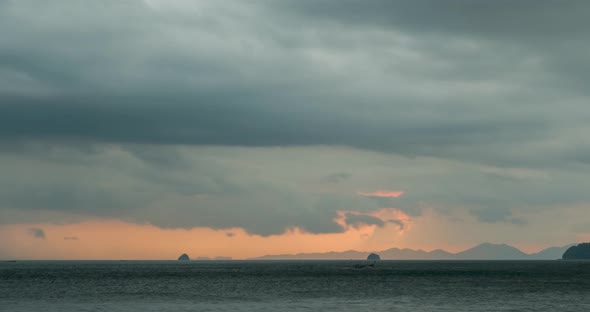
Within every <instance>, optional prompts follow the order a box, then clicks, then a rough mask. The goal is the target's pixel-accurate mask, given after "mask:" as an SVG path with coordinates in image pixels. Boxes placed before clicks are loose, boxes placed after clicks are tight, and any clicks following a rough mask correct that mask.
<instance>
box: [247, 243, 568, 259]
mask: <svg viewBox="0 0 590 312" xmlns="http://www.w3.org/2000/svg"><path fill="white" fill-rule="evenodd" d="M573 245H575V244H570V245H567V246H563V247H550V248H547V249H543V250H541V251H539V252H537V253H532V254H527V253H524V252H522V251H520V250H519V249H518V248H515V247H512V246H509V245H506V244H491V243H483V244H480V245H477V246H475V247H473V248H470V249H467V250H464V251H461V252H458V253H450V252H447V251H445V250H442V249H436V250H433V251H424V250H421V249H418V250H414V249H407V248H405V249H399V248H391V249H387V250H383V251H380V252H377V254H378V255H379V256H381V259H382V260H555V259H561V256H562V255H563V253H564V252H565V251H566V250H567V249H568V248H569V247H571V246H573ZM368 254H369V253H368V252H361V251H356V250H348V251H342V252H326V253H300V254H294V255H289V254H285V255H267V256H262V257H257V258H252V260H348V259H353V260H359V259H366V258H367V255H368Z"/></svg>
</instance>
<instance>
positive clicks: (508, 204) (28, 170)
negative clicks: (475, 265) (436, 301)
mask: <svg viewBox="0 0 590 312" xmlns="http://www.w3.org/2000/svg"><path fill="white" fill-rule="evenodd" d="M588 20H590V2H588V1H584V0H580V1H576V0H571V1H559V2H558V1H549V0H534V1H533V0H521V1H512V0H510V1H509V0H497V1H483V0H447V1H438V0H413V1H389V0H367V1H355V0H316V1H311V0H309V1H307V0H281V1H265V0H253V1H238V0H227V1H215V0H193V1H188V0H187V1H183V0H104V1H78V0H53V1H41V2H40V1H32V0H0V259H13V258H14V259H174V258H176V257H178V255H180V254H182V253H185V252H186V253H188V254H189V255H190V256H191V257H192V258H196V257H216V256H226V257H233V258H237V259H242V258H248V257H256V256H261V255H265V254H283V253H300V252H325V251H344V250H349V249H355V250H360V251H378V250H384V249H388V248H393V247H398V248H414V249H418V248H421V249H425V250H431V249H436V248H444V249H446V250H448V251H460V250H462V249H465V248H468V247H471V246H473V245H476V244H478V243H482V242H493V243H507V244H511V245H513V246H516V247H518V248H521V249H522V250H524V251H527V252H534V251H538V250H540V249H542V248H544V247H549V246H562V245H567V244H570V243H575V242H582V241H588V240H590V210H589V209H590V192H589V191H588V190H590V180H589V179H588V177H589V176H590V175H589V174H590V136H588V133H590V125H589V124H588V122H587V121H588V120H589V118H590V106H589V104H590V103H589V100H590V92H589V90H590V89H589V88H588V87H587V81H590V41H589V40H588V38H590V28H588V27H587V21H588Z"/></svg>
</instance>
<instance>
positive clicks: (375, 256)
mask: <svg viewBox="0 0 590 312" xmlns="http://www.w3.org/2000/svg"><path fill="white" fill-rule="evenodd" d="M367 260H371V261H376V260H381V257H380V256H379V255H378V254H376V253H371V254H370V255H369V256H368V257H367Z"/></svg>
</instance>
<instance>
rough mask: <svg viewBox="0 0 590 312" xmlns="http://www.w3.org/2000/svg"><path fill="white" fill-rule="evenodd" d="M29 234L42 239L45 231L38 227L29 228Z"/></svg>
mask: <svg viewBox="0 0 590 312" xmlns="http://www.w3.org/2000/svg"><path fill="white" fill-rule="evenodd" d="M29 235H31V236H33V237H34V238H41V239H44V238H45V231H43V229H40V228H30V229H29Z"/></svg>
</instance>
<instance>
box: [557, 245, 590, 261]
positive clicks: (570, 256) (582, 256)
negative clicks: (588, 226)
mask: <svg viewBox="0 0 590 312" xmlns="http://www.w3.org/2000/svg"><path fill="white" fill-rule="evenodd" d="M562 259H563V260H590V243H582V244H579V245H577V246H572V247H570V248H568V250H566V251H565V253H563V256H562Z"/></svg>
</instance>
